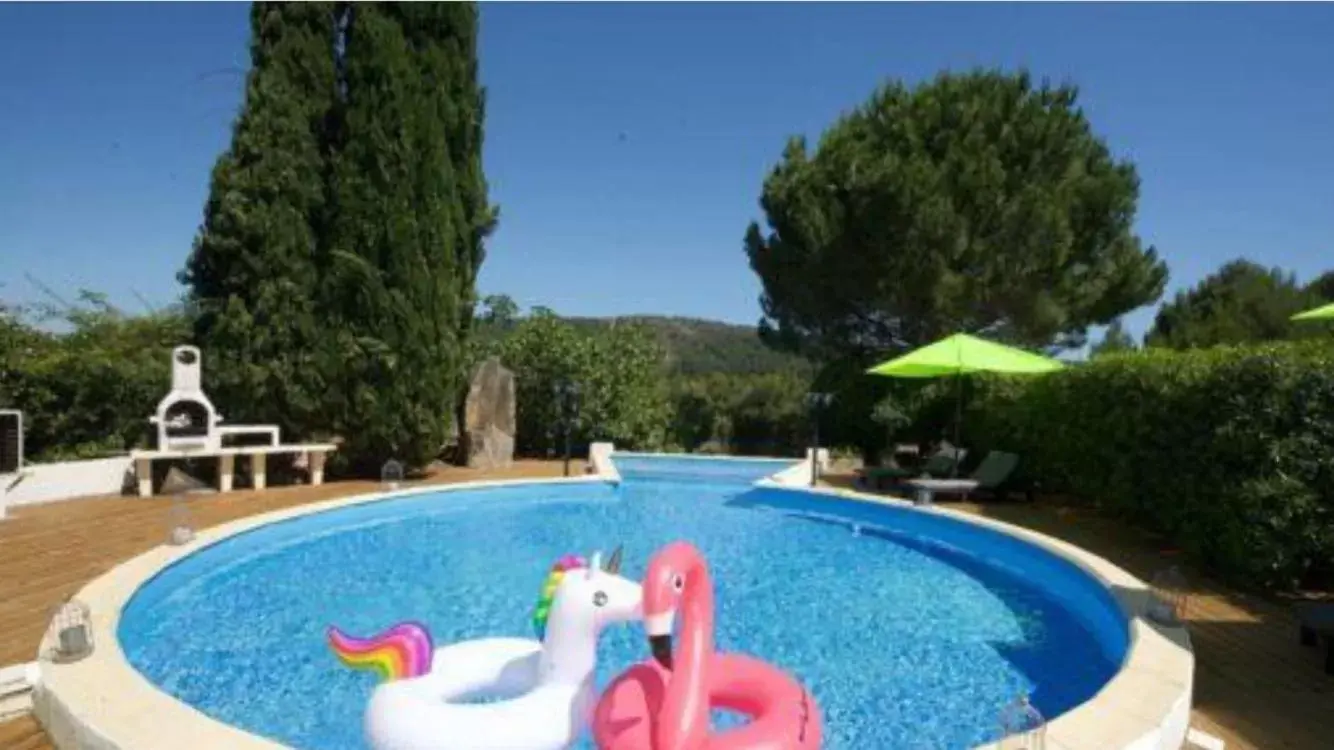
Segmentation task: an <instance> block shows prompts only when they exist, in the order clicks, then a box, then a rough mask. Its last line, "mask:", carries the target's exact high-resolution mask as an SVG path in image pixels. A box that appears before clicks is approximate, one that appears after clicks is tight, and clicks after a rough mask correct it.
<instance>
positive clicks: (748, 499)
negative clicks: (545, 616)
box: [119, 457, 1126, 750]
mask: <svg viewBox="0 0 1334 750" xmlns="http://www.w3.org/2000/svg"><path fill="white" fill-rule="evenodd" d="M616 461H617V465H618V468H619V469H620V470H621V472H622V476H623V478H624V479H625V481H624V482H623V483H622V485H621V486H620V487H619V488H614V487H612V486H611V485H608V484H604V483H599V482H589V483H576V484H539V485H527V486H514V487H506V488H496V489H483V490H464V491H454V492H438V493H432V494H427V495H416V496H409V497H403V498H395V499H390V500H386V501H381V502H375V503H369V504H366V505H362V506H356V507H352V508H345V509H340V510H337V511H333V512H329V513H322V514H318V515H315V516H308V517H305V518H301V519H296V520H292V521H287V522H283V523H279V524H274V525H270V526H266V527H263V528H261V529H258V530H256V531H253V532H250V533H247V534H244V535H241V536H238V537H234V538H232V539H230V540H227V541H224V542H222V543H220V544H217V545H215V546H213V547H210V548H208V549H206V550H203V551H201V552H199V553H197V554H195V555H192V556H190V557H188V558H186V559H185V560H183V561H182V562H180V563H178V564H176V565H175V566H173V567H171V568H169V569H167V570H166V571H164V572H163V573H162V574H160V575H159V576H158V577H157V578H155V579H154V580H153V581H151V582H150V583H148V584H147V585H146V586H145V587H143V588H142V589H140V591H139V592H138V593H137V594H136V595H135V597H134V598H133V599H132V601H131V602H130V604H129V606H128V607H127V609H126V611H125V613H124V615H123V617H122V620H121V625H120V632H119V636H120V640H121V645H122V648H123V649H124V651H125V653H126V655H127V656H128V658H129V660H130V662H131V663H132V664H133V665H134V666H135V667H136V668H137V669H139V670H140V671H141V672H142V673H143V674H144V675H146V676H147V677H148V678H149V679H150V680H152V681H153V682H154V683H156V684H157V685H159V686H160V687H161V688H162V689H163V690H165V691H167V692H168V693H170V694H172V695H174V696H176V697H177V698H179V699H181V700H183V701H185V702H186V703H189V704H190V705H192V706H194V707H196V708H198V709H199V710H201V711H203V712H204V713H206V714H208V715H210V716H213V717H214V718H217V719H219V720H222V721H226V722H228V723H231V724H235V725H237V726H240V727H242V728H244V729H246V730H248V731H250V732H253V733H256V734H259V735H263V736H266V737H269V738H271V739H274V740H277V741H280V742H283V743H285V744H288V745H291V746H293V747H297V748H305V749H308V750H317V749H318V750H351V749H353V748H364V747H365V744H364V741H363V739H362V736H361V716H362V711H363V709H364V706H365V702H366V700H367V698H368V696H369V695H370V692H371V690H372V688H373V687H374V684H375V678H374V677H373V676H372V675H370V674H367V673H364V672H354V671H351V670H348V669H346V668H344V667H342V666H341V665H340V664H339V663H338V662H337V661H335V660H334V658H333V656H332V655H331V654H330V653H329V651H328V650H327V647H326V646H325V642H324V638H323V635H324V631H325V628H326V626H328V625H329V624H331V623H335V624H337V625H339V626H340V627H342V628H343V629H344V630H347V631H349V632H352V633H355V634H370V633H372V632H374V631H378V630H381V629H383V628H385V627H387V626H389V625H391V624H393V623H396V622H398V621H401V620H405V619H415V620H420V621H422V622H424V623H426V624H427V625H428V626H429V627H430V628H431V630H432V633H433V635H434V636H435V638H436V641H437V643H441V644H443V643H448V642H452V641H456V640H460V639H467V638H478V637H483V636H493V635H510V636H519V637H532V632H531V625H530V615H531V610H532V606H533V603H534V602H535V600H536V598H537V594H538V588H539V587H540V586H541V584H542V581H543V579H544V577H545V574H546V571H547V569H548V568H549V567H550V565H551V563H552V562H553V561H554V560H555V559H556V558H558V557H560V556H561V555H562V554H565V553H567V552H578V553H581V554H588V553H589V552H591V551H592V550H593V549H595V548H601V549H604V550H609V549H611V548H612V547H614V546H615V545H617V544H624V545H625V552H626V554H625V567H624V569H623V571H622V572H623V574H625V575H627V576H631V577H637V576H638V575H639V574H641V573H642V572H643V567H644V564H645V561H646V559H647V557H648V555H649V554H651V553H652V552H653V551H654V550H655V549H656V548H657V547H659V546H660V545H662V544H664V543H666V542H668V541H671V540H674V539H686V540H689V541H691V542H692V543H694V544H695V545H696V546H698V547H699V548H700V549H701V550H703V552H704V553H705V555H706V556H707V558H708V561H709V565H710V568H711V570H712V572H713V576H714V579H715V585H716V595H717V619H718V623H717V626H718V632H717V639H718V646H719V648H720V649H721V650H728V651H745V652H749V653H752V654H755V655H757V656H760V657H762V658H764V659H766V660H768V661H770V662H773V663H775V664H777V665H779V666H781V667H782V668H784V669H787V670H789V671H791V672H792V673H794V674H795V675H797V676H798V677H799V678H800V679H801V680H802V681H803V682H805V683H806V684H807V685H808V686H809V688H810V690H811V692H812V693H813V694H814V696H815V697H816V699H817V701H818V702H819V704H820V706H821V708H822V709H823V711H824V716H825V736H826V743H825V747H826V748H829V750H873V749H879V748H885V749H889V748H914V749H915V748H946V749H953V748H967V747H971V746H973V745H975V744H980V743H982V742H986V741H989V740H991V739H994V738H995V736H996V734H997V730H998V724H997V716H998V712H999V711H1000V709H1001V707H1002V706H1003V705H1005V704H1006V703H1008V702H1009V701H1011V700H1012V699H1013V698H1014V697H1015V696H1016V695H1017V694H1018V693H1019V692H1021V691H1024V690H1028V691H1031V692H1032V693H1033V697H1034V701H1035V703H1036V704H1037V706H1038V707H1039V709H1040V710H1041V711H1042V712H1043V713H1044V714H1046V715H1047V716H1049V717H1052V716H1055V715H1056V714H1059V713H1062V712H1064V711H1066V710H1068V709H1069V708H1071V707H1073V706H1074V705H1077V704H1078V703H1081V702H1083V701H1084V700H1087V699H1088V698H1089V697H1090V696H1092V694H1093V693H1094V692H1096V691H1097V689H1098V688H1099V687H1101V686H1102V684H1103V683H1105V682H1106V681H1107V680H1108V679H1109V678H1110V677H1111V676H1112V674H1113V673H1114V672H1115V670H1116V668H1117V665H1118V664H1119V663H1120V661H1121V658H1122V656H1123V655H1124V651H1125V648H1126V629H1125V624H1124V622H1123V621H1122V620H1121V618H1120V615H1119V614H1117V613H1116V609H1115V604H1114V603H1113V602H1112V600H1111V599H1110V596H1109V595H1107V594H1106V592H1105V591H1103V590H1102V589H1101V588H1100V587H1098V586H1097V585H1096V584H1094V583H1093V582H1092V581H1091V580H1089V579H1087V578H1086V577H1085V576H1084V575H1083V574H1082V573H1080V572H1079V571H1078V570H1077V569H1075V568H1074V567H1073V566H1071V565H1069V564H1068V563H1066V562H1064V561H1061V560H1058V559H1057V558H1055V557H1052V556H1050V555H1048V554H1047V553H1045V552H1041V551H1039V550H1037V549H1036V548H1033V547H1030V546H1028V545H1024V544H1022V543H1019V542H1017V541H1015V540H1013V539H1011V538H1009V537H1005V536H1002V535H999V534H996V533H994V532H990V531H987V530H982V529H977V528H975V527H972V526H969V525H966V524H961V523H958V522H955V521H950V520H948V519H943V518H939V517H935V516H932V515H929V514H925V513H919V512H915V511H912V510H908V509H893V508H883V507H879V506H870V505H866V504H860V503H852V502H850V501H842V500H836V499H832V498H818V499H817V498H812V497H811V496H810V495H809V494H807V493H804V492H801V491H794V490H780V489H754V488H752V487H750V486H749V485H750V482H752V481H753V480H754V479H755V478H757V477H760V476H765V475H767V474H771V473H773V472H774V471H776V470H781V469H782V468H784V467H785V466H786V465H787V464H782V463H773V462H751V461H739V462H732V461H726V462H724V461H703V462H701V461H699V460H697V459H690V460H689V462H690V463H689V464H688V465H684V464H685V461H686V460H685V459H675V460H674V459H651V458H635V457H618V458H617V459H616ZM655 462H656V463H655ZM723 464H726V465H725V466H724V465H723ZM691 467H693V468H691ZM686 477H693V478H692V479H689V480H686ZM700 477H705V478H704V479H701V478H700ZM840 519H853V520H855V522H856V523H857V524H858V525H859V531H858V533H854V531H853V530H852V529H851V528H850V525H849V523H847V522H846V521H844V520H840ZM962 550H968V551H967V552H966V553H965V552H963V551H962ZM646 655H647V652H646V647H645V645H644V639H643V632H642V630H641V629H640V628H639V627H638V626H637V625H636V626H626V627H621V628H618V629H613V630H610V631H608V632H607V633H606V635H605V636H604V638H603V641H602V644H601V648H600V659H601V668H600V674H599V679H600V684H603V685H605V684H606V681H607V680H609V679H610V677H611V676H613V675H614V674H615V673H616V672H618V671H619V670H621V669H623V668H625V667H626V666H628V665H630V664H631V663H633V662H635V661H638V660H640V659H643V658H645V656H646ZM725 723H731V722H730V721H728V722H725ZM586 747H591V743H590V744H587V745H583V746H581V748H586Z"/></svg>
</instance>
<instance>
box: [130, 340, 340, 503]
mask: <svg viewBox="0 0 1334 750" xmlns="http://www.w3.org/2000/svg"><path fill="white" fill-rule="evenodd" d="M149 421H150V422H151V423H153V424H154V425H156V426H157V449H156V450H151V451H133V452H131V453H130V457H131V458H132V459H134V470H135V476H136V478H137V479H138V482H139V495H140V496H141V497H148V496H149V495H152V494H153V461H156V460H159V459H179V458H199V457H206V456H216V457H217V459H218V485H219V486H218V489H220V490H221V491H223V492H230V491H231V489H232V479H233V477H234V475H235V469H236V457H237V456H248V457H249V459H250V475H251V478H252V485H253V487H254V489H257V490H262V489H264V487H265V484H266V475H267V471H266V464H267V458H268V456H269V455H271V454H275V453H300V454H303V455H304V456H305V459H306V463H307V467H308V468H309V471H310V483H311V484H320V483H322V482H323V481H324V460H325V458H326V456H327V455H328V454H329V453H330V452H332V451H335V450H337V446H335V445H333V444H332V443H312V444H303V445H283V444H282V441H281V439H280V437H279V429H278V427H277V425H226V426H224V425H223V424H222V422H223V418H222V415H221V414H219V413H218V410H217V409H216V408H215V407H214V406H213V402H212V401H210V400H209V398H208V395H207V394H205V393H204V388H203V366H202V362H201V356H200V352H199V349H198V348H196V347H193V346H178V347H176V348H175V349H173V350H172V352H171V391H170V392H169V393H168V394H167V395H166V396H164V397H163V398H162V400H161V401H159V402H158V405H157V412H156V413H155V414H154V415H153V416H152V417H150V418H149ZM237 435H264V436H266V437H267V438H268V442H267V444H264V445H236V446H230V445H227V444H226V442H227V440H226V439H227V438H229V437H232V436H237Z"/></svg>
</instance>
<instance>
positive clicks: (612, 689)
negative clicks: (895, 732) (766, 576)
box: [592, 542, 821, 750]
mask: <svg viewBox="0 0 1334 750" xmlns="http://www.w3.org/2000/svg"><path fill="white" fill-rule="evenodd" d="M643 590H644V599H643V602H644V630H645V631H646V632H647V634H648V640H649V646H650V649H651V651H652V654H653V658H652V659H647V660H645V661H643V662H640V663H639V664H636V665H634V666H633V667H631V668H629V669H628V670H626V671H625V672H622V673H621V674H620V675H619V676H617V677H616V679H615V680H613V681H612V683H611V685H609V686H608V687H607V690H606V691H605V692H604V693H603V694H602V697H601V698H600V699H599V701H598V703H597V707H596V709H595V710H594V716H593V724H592V728H593V738H594V740H595V741H596V742H597V746H598V748H600V750H818V748H819V747H820V734H821V725H820V709H819V707H818V706H816V704H815V699H814V698H812V697H811V695H810V694H809V693H808V692H806V689H805V688H804V687H802V686H801V684H800V683H798V682H797V681H796V680H795V679H794V678H793V677H792V676H791V675H789V674H787V673H785V672H783V671H782V670H780V669H778V668H777V667H774V666H772V665H770V664H767V663H765V662H762V661H760V660H759V659H755V658H753V657H750V656H745V655H742V654H720V653H717V652H715V651H714V650H713V582H712V581H711V580H710V578H709V571H708V567H707V566H706V565H705V563H704V558H703V556H702V555H701V554H700V553H699V550H697V549H695V548H694V547H693V546H691V545H689V544H687V543H685V542H673V543H672V544H669V545H667V546H666V547H663V548H662V549H661V550H659V551H658V552H657V554H655V555H654V556H653V558H652V559H651V560H650V561H649V565H648V571H647V572H646V573H645V574H644V581H643ZM678 611H679V612H680V613H681V648H680V650H679V651H676V652H674V651H673V649H672V625H673V623H674V621H675V618H676V614H677V612H678ZM711 708H724V709H729V710H731V711H736V712H738V713H741V714H744V715H746V716H747V717H748V718H749V719H750V722H749V723H748V724H746V725H745V726H742V727H738V728H736V729H731V730H727V731H724V732H713V731H712V730H711V728H710V726H709V710H710V709H711Z"/></svg>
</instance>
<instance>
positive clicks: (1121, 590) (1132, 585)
mask: <svg viewBox="0 0 1334 750" xmlns="http://www.w3.org/2000/svg"><path fill="white" fill-rule="evenodd" d="M608 481H610V480H609V477H607V476H598V475H589V476H581V477H570V478H564V479H525V480H497V481H477V482H466V483H460V484H454V485H434V486H425V487H415V488H412V489H407V490H400V491H396V492H391V493H385V492H375V493H368V494H362V495H355V496H350V497H344V498H338V499H334V500H327V501H324V502H319V503H312V504H310V505H303V506H298V507H293V508H286V509H283V510H277V511H273V512H270V513H264V514H261V515H257V516H251V517H248V518H243V519H238V520H236V521H232V522H230V523H227V524H223V525H221V526H216V527H213V528H211V529H206V530H204V531H201V532H199V534H198V536H197V537H196V538H195V539H194V540H193V541H192V542H190V543H189V544H186V545H182V546H179V547H176V546H168V545H163V546H159V547H156V548H154V549H152V550H149V551H148V552H145V553H144V554H142V555H139V556H138V557H135V558H133V559H131V560H129V561H127V562H125V563H122V564H121V565H119V566H117V567H115V568H113V569H112V570H110V571H108V572H107V573H105V574H103V575H102V576H100V577H98V578H97V579H95V580H93V581H92V582H90V583H89V584H87V585H86V586H84V587H83V589H81V590H80V592H79V593H78V594H77V595H76V596H77V598H78V599H79V600H81V601H82V602H84V603H85V604H87V605H88V606H89V608H90V610H91V612H92V615H91V616H92V630H93V640H94V644H95V649H94V651H93V653H92V654H91V655H89V656H88V657H86V658H85V659H83V660H81V661H78V662H74V663H70V664H56V663H52V662H50V661H46V660H42V661H41V662H40V666H41V679H40V681H39V683H38V684H37V686H36V688H35V690H34V693H33V710H34V712H35V713H36V715H37V718H38V720H39V721H40V722H41V723H42V725H43V726H44V727H45V728H46V731H47V733H48V735H49V736H50V738H51V741H52V743H53V744H55V746H56V747H58V748H62V750H64V749H66V748H70V749H72V748H78V749H79V750H158V749H159V748H161V750H179V748H183V747H189V748H191V750H211V749H213V748H216V749H217V750H224V749H225V750H260V749H261V748H264V749H267V750H279V749H280V748H285V747H286V746H285V745H281V744H279V743H276V742H274V741H272V740H268V739H265V738H263V737H259V736H257V735H254V734H251V733H249V732H246V731H244V730H241V729H239V728H237V727H235V726H231V725H229V724H225V723H223V722H220V721H217V720H215V719H212V718H210V717H208V716H207V715H205V714H203V713H202V712H200V711H198V710H196V709H194V708H192V707H191V706H189V705H187V704H185V703H183V702H181V701H179V700H177V699H176V698H173V697H172V696H170V695H168V694H167V693H165V692H163V691H161V690H159V689H158V688H157V687H156V686H155V685H153V684H152V683H151V682H149V681H148V679H147V678H145V677H144V676H143V675H142V674H140V673H139V672H138V670H136V669H135V668H134V667H133V666H132V665H131V664H130V663H129V661H128V660H127V659H126V657H125V654H124V652H123V651H122V650H121V648H120V643H119V639H118V638H117V636H116V633H117V629H118V626H119V622H120V617H121V613H122V611H123V609H124V607H125V606H126V604H128V603H129V601H130V599H131V597H132V596H133V595H134V593H135V592H136V591H137V590H138V589H139V588H140V586H142V585H143V584H144V583H146V582H147V581H149V580H150V579H152V578H153V577H154V576H156V575H157V574H158V573H160V572H161V571H162V570H164V569H165V568H167V567H168V566H170V565H172V564H173V563H175V562H177V561H178V560H180V559H181V558H183V557H186V556H187V555H190V554H192V553H194V552H197V551H199V550H201V549H203V548H205V547H208V546H211V545H213V544H217V543H218V542H221V541H223V540H225V539H227V538H230V537H233V536H236V535H238V534H241V533H243V532H246V531H250V530H253V529H256V528H258V527H261V526H266V525H268V524H272V523H275V522H279V521H286V520H289V519H293V518H299V517H302V516H307V515H312V514H315V513H321V512H324V511H328V510H334V509H338V508H344V507H349V506H354V505H361V504H365V503H371V502H377V501H381V500H386V499H390V498H401V497H407V496H412V495H418V494H430V493H441V492H446V493H448V492H458V491H466V490H472V489H482V488H495V487H507V486H521V485H533V484H547V483H551V484H560V483H581V482H584V483H590V482H591V483H606V482H608ZM760 484H762V485H769V486H781V485H778V484H777V483H773V482H769V481H762V482H761V483H760ZM785 489H790V490H791V489H797V488H793V487H790V486H789V487H785ZM801 489H802V491H806V492H812V493H814V494H817V495H826V496H837V497H840V498H844V499H850V500H855V501H861V502H873V503H881V504H887V505H894V506H898V507H905V508H909V509H911V510H913V511H914V512H923V513H938V514H942V515H947V516H949V517H951V518H955V519H957V520H960V521H963V522H965V523H971V524H975V525H978V526H984V527H989V528H992V529H995V530H998V531H1001V532H1003V533H1007V534H1010V535H1012V536H1015V537H1018V538H1020V539H1022V540H1024V541H1027V542H1029V543H1032V544H1035V545H1037V546H1039V547H1041V548H1043V549H1046V550H1048V551H1050V552H1052V553H1054V554H1056V555H1058V556H1061V557H1063V558H1066V559H1068V560H1070V561H1071V562H1073V563H1075V564H1076V565H1078V566H1079V567H1080V568H1082V569H1083V570H1084V571H1086V572H1087V573H1089V574H1090V575H1091V576H1093V578H1094V579H1095V580H1098V581H1100V582H1102V583H1103V584H1104V585H1105V586H1107V587H1108V588H1109V589H1110V590H1111V591H1112V592H1113V593H1114V594H1115V595H1116V598H1117V600H1118V602H1119V603H1120V605H1121V608H1122V610H1123V612H1124V613H1125V614H1126V616H1127V618H1128V619H1129V621H1130V623H1131V625H1130V643H1129V646H1128V648H1127V652H1126V656H1125V659H1124V661H1123V663H1122V667H1121V670H1120V671H1119V672H1117V674H1116V675H1115V676H1114V677H1113V678H1112V679H1111V680H1110V681H1109V682H1108V683H1107V684H1106V685H1104V686H1103V688H1102V689H1101V690H1100V691H1099V692H1098V693H1097V694H1095V695H1094V696H1093V698H1091V699H1090V700H1088V701H1086V702H1085V703H1083V704H1081V705H1080V706H1078V707H1076V708H1074V709H1072V710H1070V711H1067V712H1066V713H1064V714H1062V715H1061V716H1060V717H1058V718H1057V719H1056V720H1055V721H1053V722H1051V723H1050V724H1049V725H1048V726H1047V732H1046V741H1047V747H1048V748H1050V750H1108V749H1109V748H1118V749H1120V748H1124V749H1125V750H1177V748H1180V747H1181V744H1182V742H1183V741H1184V739H1185V735H1186V731H1187V728H1188V725H1189V719H1190V706H1191V692H1192V687H1193V674H1194V656H1193V654H1192V652H1191V647H1190V638H1189V636H1188V635H1187V633H1186V631H1185V630H1184V629H1171V630H1165V629H1161V628H1159V627H1157V626H1154V625H1150V624H1148V623H1146V622H1145V621H1144V620H1143V619H1142V618H1140V617H1138V616H1137V613H1138V612H1139V611H1140V610H1141V607H1142V604H1143V601H1144V598H1145V597H1146V596H1147V587H1146V586H1145V585H1144V583H1143V582H1142V581H1140V580H1139V579H1137V578H1135V577H1134V576H1131V575H1130V574H1129V573H1127V572H1126V571H1124V570H1122V569H1121V568H1119V567H1117V566H1115V565H1113V564H1112V563H1110V562H1108V561H1106V560H1103V559H1102V558H1100V557H1097V556H1095V555H1093V554H1091V553H1089V552H1086V551H1084V550H1082V549H1080V548H1078V547H1075V546H1074V545H1070V544H1068V543H1066V542H1063V541H1060V540H1058V539H1055V538H1053V537H1048V536H1046V535H1043V534H1038V533H1036V532H1033V531H1029V530H1026V529H1022V528H1019V527H1016V526H1011V525H1009V524H1005V523H1002V522H999V521H994V520H991V519H984V518H979V517H976V516H970V515H967V514H963V513H961V512H958V511H952V510H949V509H944V508H939V507H915V506H913V505H912V504H911V503H908V502H906V501H900V500H897V499H892V498H884V497H879V496H874V495H866V494H862V493H857V492H850V491H846V490H835V489H828V488H809V487H805V488H801ZM47 645H48V644H47V643H45V642H44V643H43V644H42V651H43V652H44V651H45V650H46V647H47ZM998 747H999V745H998V744H992V745H986V746H984V747H983V748H979V750H993V749H995V748H998Z"/></svg>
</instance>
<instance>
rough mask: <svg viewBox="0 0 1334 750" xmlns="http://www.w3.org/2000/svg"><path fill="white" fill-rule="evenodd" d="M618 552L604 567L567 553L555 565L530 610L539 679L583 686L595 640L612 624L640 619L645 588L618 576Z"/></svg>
mask: <svg viewBox="0 0 1334 750" xmlns="http://www.w3.org/2000/svg"><path fill="white" fill-rule="evenodd" d="M620 570H621V548H620V547H617V548H616V551H615V552H613V553H612V555H611V558H610V559H609V560H608V561H607V563H606V565H605V566H604V565H603V564H602V556H601V554H600V553H594V554H593V557H592V559H591V560H587V561H586V560H584V558H582V557H579V556H577V555H566V556H565V557H562V558H561V559H559V560H557V561H556V564H555V565H553V566H552V567H551V572H550V573H549V574H548V575H547V580H546V582H545V583H544V584H543V585H542V593H541V596H539V597H538V600H537V606H536V607H534V608H533V628H534V630H535V631H536V632H537V638H538V640H540V641H541V642H542V665H541V667H540V671H541V675H542V678H543V679H547V680H553V681H558V682H582V681H583V680H586V679H588V678H590V677H591V676H592V673H593V671H594V669H595V668H596V667H597V640H598V636H599V635H600V634H601V633H602V630H603V628H605V627H606V626H607V625H610V624H612V623H621V622H630V621H632V620H638V619H641V617H642V616H643V589H642V587H641V586H640V584H638V583H636V582H635V581H631V580H628V579H626V578H622V577H621V576H620Z"/></svg>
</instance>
